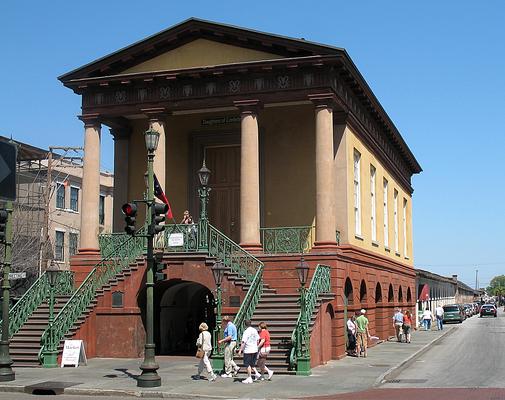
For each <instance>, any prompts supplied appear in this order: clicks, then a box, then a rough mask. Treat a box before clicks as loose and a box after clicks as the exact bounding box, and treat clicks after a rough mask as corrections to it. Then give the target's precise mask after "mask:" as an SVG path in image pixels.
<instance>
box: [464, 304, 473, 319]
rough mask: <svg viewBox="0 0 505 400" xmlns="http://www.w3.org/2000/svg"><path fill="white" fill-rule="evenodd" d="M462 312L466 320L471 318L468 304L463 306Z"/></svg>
mask: <svg viewBox="0 0 505 400" xmlns="http://www.w3.org/2000/svg"><path fill="white" fill-rule="evenodd" d="M463 310H464V312H465V315H466V317H467V318H470V317H471V316H473V312H472V306H471V305H470V304H463Z"/></svg>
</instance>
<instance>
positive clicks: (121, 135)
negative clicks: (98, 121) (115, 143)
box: [109, 126, 132, 140]
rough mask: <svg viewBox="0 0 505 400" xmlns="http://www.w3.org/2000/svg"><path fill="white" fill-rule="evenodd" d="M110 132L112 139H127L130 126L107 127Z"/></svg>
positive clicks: (130, 131)
mask: <svg viewBox="0 0 505 400" xmlns="http://www.w3.org/2000/svg"><path fill="white" fill-rule="evenodd" d="M109 132H110V134H111V135H112V137H113V138H114V140H122V139H128V138H129V137H130V134H131V133H132V128H131V127H129V126H128V127H126V126H125V127H114V128H110V129H109Z"/></svg>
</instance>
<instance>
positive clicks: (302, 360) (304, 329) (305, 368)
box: [296, 255, 310, 375]
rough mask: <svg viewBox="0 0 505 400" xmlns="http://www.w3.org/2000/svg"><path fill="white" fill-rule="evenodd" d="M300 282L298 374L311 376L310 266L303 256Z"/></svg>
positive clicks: (300, 267)
mask: <svg viewBox="0 0 505 400" xmlns="http://www.w3.org/2000/svg"><path fill="white" fill-rule="evenodd" d="M296 272H297V274H298V280H299V281H300V314H301V318H300V326H299V328H298V329H297V332H298V335H297V341H296V342H297V343H296V344H297V349H296V355H297V357H296V359H297V363H296V374H297V375H310V348H309V342H308V320H307V310H306V308H305V285H306V283H307V279H308V277H309V264H307V263H306V262H305V259H304V257H303V255H302V256H301V258H300V263H299V264H298V265H297V266H296Z"/></svg>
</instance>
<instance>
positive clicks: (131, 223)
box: [121, 203, 137, 235]
mask: <svg viewBox="0 0 505 400" xmlns="http://www.w3.org/2000/svg"><path fill="white" fill-rule="evenodd" d="M121 210H122V211H123V214H124V215H125V219H124V220H125V223H126V226H125V228H124V230H125V232H126V233H127V234H128V235H133V234H135V217H136V215H137V205H136V204H135V203H126V204H123V206H122V207H121Z"/></svg>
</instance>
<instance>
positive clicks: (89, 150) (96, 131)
mask: <svg viewBox="0 0 505 400" xmlns="http://www.w3.org/2000/svg"><path fill="white" fill-rule="evenodd" d="M79 118H80V119H81V120H82V121H83V122H84V163H83V168H82V207H81V234H80V247H79V252H80V253H97V252H98V251H99V246H98V228H99V225H98V208H99V199H100V127H101V125H100V121H99V120H98V115H96V114H93V115H83V116H81V117H79Z"/></svg>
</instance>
